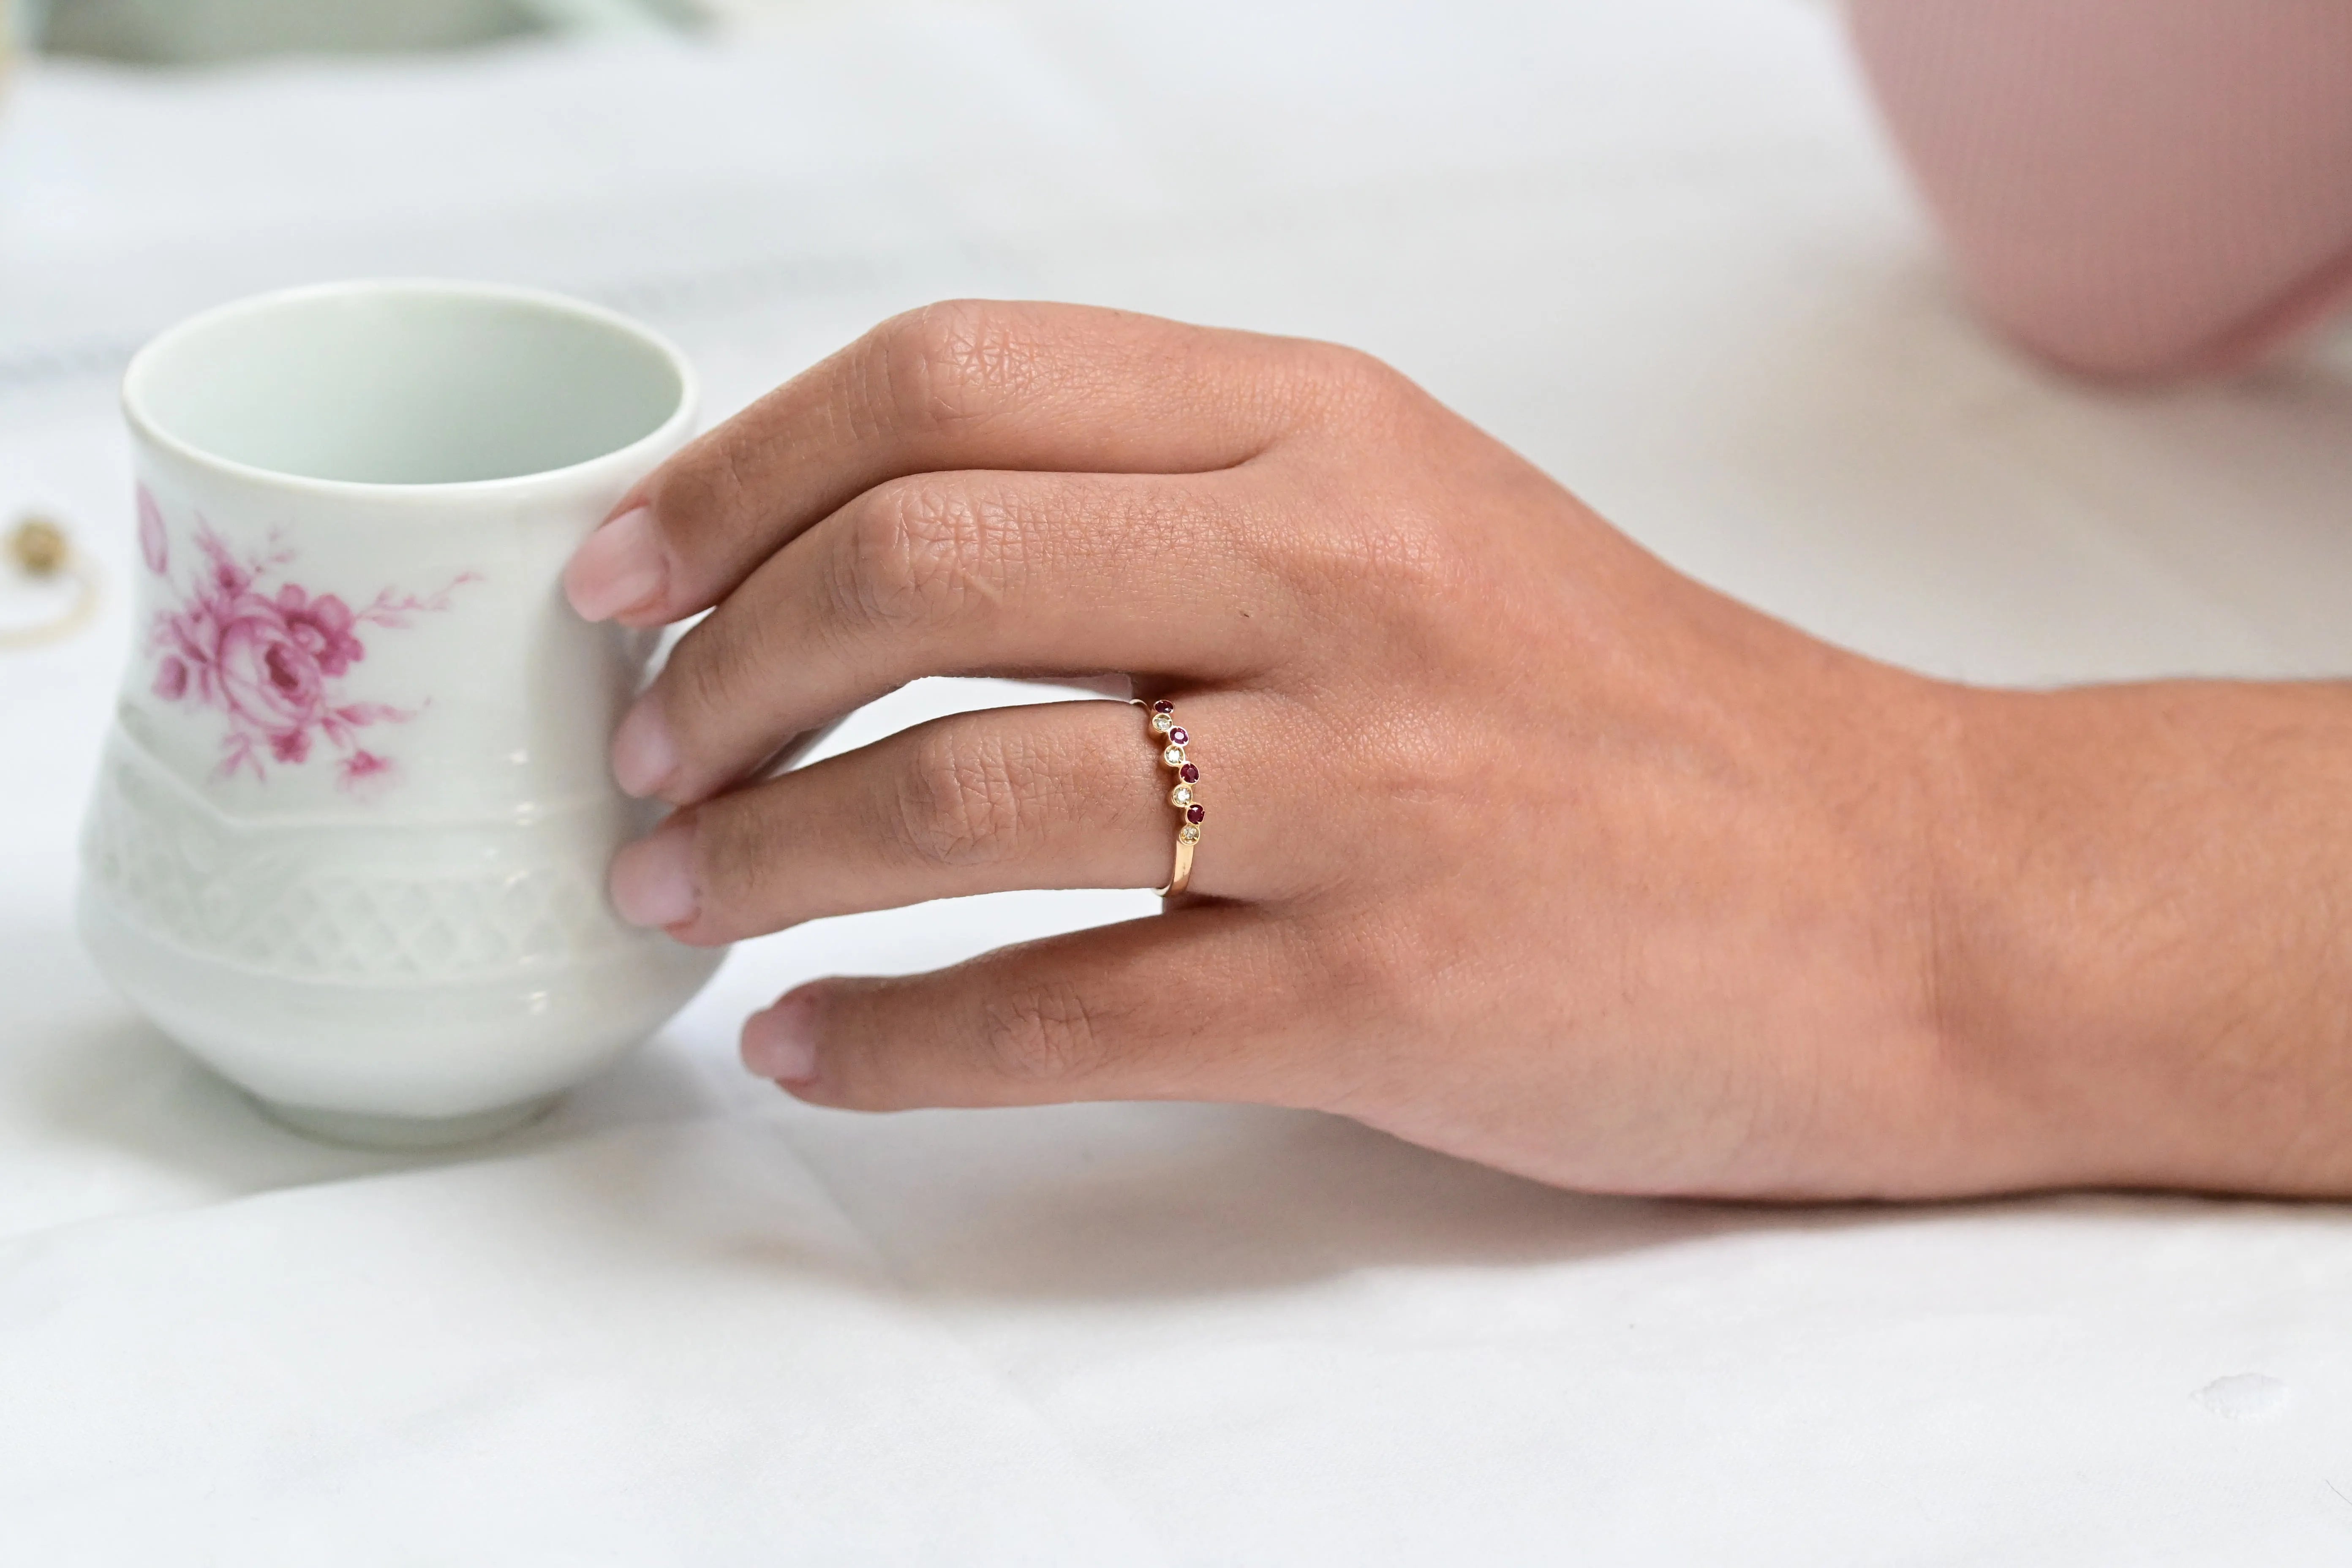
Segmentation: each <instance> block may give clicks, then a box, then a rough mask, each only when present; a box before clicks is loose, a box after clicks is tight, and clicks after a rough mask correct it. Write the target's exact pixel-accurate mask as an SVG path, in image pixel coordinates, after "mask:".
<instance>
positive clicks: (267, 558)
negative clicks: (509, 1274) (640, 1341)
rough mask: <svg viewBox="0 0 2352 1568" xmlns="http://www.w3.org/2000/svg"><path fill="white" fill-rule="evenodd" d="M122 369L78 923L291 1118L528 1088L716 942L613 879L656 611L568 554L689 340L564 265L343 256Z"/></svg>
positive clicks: (570, 1068) (660, 454)
mask: <svg viewBox="0 0 2352 1568" xmlns="http://www.w3.org/2000/svg"><path fill="white" fill-rule="evenodd" d="M122 397H123V408H124V412H125V415H126V416H127V418H128V419H129V422H130V426H131V445H132V452H133V459H134V462H135V465H136V469H137V477H138V481H139V490H138V500H139V535H140V544H141V547H142V558H143V562H144V570H143V571H142V573H141V574H139V581H138V584H137V595H136V597H137V605H136V625H137V633H136V637H137V642H136V646H135V647H134V648H133V650H132V655H131V664H130V668H129V672H128V674H127V675H126V676H125V678H124V680H123V686H122V693H121V702H120V704H119V706H118V708H117V710H116V721H115V725H114V729H113V731H112V733H111V735H110V738H109V740H108V743H107V748H106V754H105V759H104V762H103V763H102V765H101V768H100V776H99V782H98V786H97V794H96V798H95V800H94V801H93V803H92V805H91V808H90V813H89V820H88V823H87V825H86V826H85V829H84V835H83V845H82V865H83V878H82V892H81V900H80V911H79V919H80V925H81V931H82V937H83V940H84V942H86V943H87V944H88V945H89V950H90V951H91V952H92V953H93V954H95V955H96V957H97V959H98V962H99V964H100V967H101V968H102V969H103V970H104V971H105V972H106V973H107V975H108V976H109V977H110V979H111V980H112V981H113V982H114V984H116V985H118V986H119V987H121V990H122V991H123V992H124V994H127V995H128V996H129V997H130V998H131V1001H132V1002H133V1003H134V1004H136V1005H138V1007H139V1008H140V1009H141V1010H142V1012H144V1013H145V1014H146V1015H147V1016H149V1017H151V1018H152V1019H153V1020H154V1021H155V1022H156V1023H157V1024H158V1025H160V1026H162V1027H163V1029H164V1031H165V1032H166V1033H168V1034H170V1035H171V1036H172V1037H173V1038H175V1039H177V1040H178V1041H180V1042H181V1043H182V1044H183V1045H184V1046H185V1047H187V1048H188V1049H189V1050H190V1051H192V1052H194V1054H195V1055H196V1056H198V1057H199V1058H203V1059H204V1060H205V1062H207V1063H209V1064H211V1066H212V1067H214V1068H216V1069H217V1070H218V1071H220V1072H221V1073H222V1074H224V1075H225V1076H226V1077H227V1078H229V1079H233V1080H234V1081H236V1083H238V1084H240V1085H242V1086H243V1087H244V1088H245V1089H247V1090H249V1091H250V1092H251V1093H253V1094H254V1095H255V1096H257V1098H259V1099H260V1100H262V1101H264V1102H265V1104H266V1105H267V1106H268V1108H269V1109H270V1110H272V1111H273V1112H274V1113H275V1114H276V1115H277V1116H278V1117H279V1118H280V1119H282V1120H284V1121H288V1122H290V1123H292V1124H293V1125H295V1126H297V1127H299V1128H302V1129H304V1130H306V1131H313V1132H317V1133H320V1134H322V1135H325V1136H329V1137H333V1138H338V1139H342V1140H345V1141H354V1142H378V1143H402V1144H421V1143H433V1142H455V1141H458V1140H461V1139H465V1138H470V1137H477V1136H484V1135H487V1134H488V1133H490V1132H494V1131H499V1130H500V1129H502V1128H504V1127H506V1126H509V1125H511V1124H514V1123H517V1122H520V1121H524V1120H526V1119H528V1118H529V1117H530V1115H531V1114H533V1113H534V1112H535V1111H537V1110H540V1109H541V1107H543V1106H544V1105H546V1104H547V1103H549V1102H550V1100H551V1098H552V1097H553V1096H555V1095H556V1094H558V1093H560V1092H561V1091H562V1090H563V1089H566V1088H568V1087H570V1086H572V1084H575V1083H577V1082H579V1081H580V1080H581V1079H584V1078H586V1077H588V1076H589V1075H591V1074H593V1073H594V1072H595V1071H597V1070H598V1069H599V1068H603V1067H604V1065H606V1064H607V1063H609V1062H611V1061H612V1060H613V1059H614V1058H616V1057H617V1056H619V1055H620V1054H621V1053H622V1052H624V1051H625V1050H627V1049H628V1048H629V1047H631V1046H632V1045H634V1044H635V1043H636V1042H637V1041H639V1040H641V1039H643V1038H645V1037H646V1036H647V1035H648V1034H650V1033H651V1032H652V1031H653V1030H654V1029H656V1027H658V1026H660V1025H661V1023H662V1022H663V1021H664V1020H665V1019H667V1017H668V1016H670V1015H671V1014H672V1013H674V1012H675V1011H676V1010H677V1008H678V1007H679V1006H680V1005H683V1004H684V1003H685V1001H686V1000H687V998H688V997H689V996H690V995H692V994H693V993H694V992H695V991H696V990H697V989H698V987H699V986H700V985H701V984H702V983H703V981H704V980H706V979H707V978H708V977H709V973H710V972H711V970H712V969H713V968H714V967H716V965H717V963H718V962H719V954H718V953H717V952H698V951H695V950H691V949H688V948H685V947H682V946H679V945H678V944H677V943H676V942H672V941H670V940H669V939H668V938H667V937H666V936H662V935H660V934H658V933H653V932H646V931H637V930H635V928H633V927H631V926H629V925H627V924H626V923H625V922H624V921H621V920H620V919H619V918H618V917H617V916H616V915H615V914H614V911H613V910H612V908H611V905H610V904H609V903H608V901H607V900H606V897H605V893H604V873H605V867H606V863H607V862H608V861H609V860H610V859H611V858H612V854H613V851H614V849H615V848H616V847H619V846H620V845H621V844H622V843H623V842H624V841H625V839H626V838H627V837H631V836H633V835H635V834H636V833H639V832H642V831H643V830H644V829H645V828H646V826H648V825H649V819H648V818H647V816H646V812H645V809H644V808H643V807H641V806H639V805H637V804H636V803H634V802H632V801H630V800H628V799H627V798H626V797H625V796H624V795H621V794H620V792H619V791H618V790H617V789H616V788H615V787H614V784H613V783H612V779H611V774H610V772H609V770H608V768H607V765H606V761H605V746H606V742H607V741H608V739H609V737H610V736H611V733H612V730H613V725H614V721H616V720H617V719H618V717H619V715H620V712H621V710H622V708H623V707H624V705H625V703H626V702H627V701H628V700H629V698H630V697H631V695H632V694H633V693H634V692H635V689H637V687H638V685H639V684H640V682H641V680H642V678H643V675H644V669H645V662H646V658H647V657H648V655H649V653H650V651H651V640H650V638H648V637H644V636H641V635H633V634H629V633H625V632H623V631H620V630H618V629H616V628H614V627H613V626H590V625H588V624H587V623H585V622H583V621H582V620H581V619H579V617H578V616H574V615H573V614H572V611H571V610H570V608H569V607H568V606H567V605H565V604H564V602H563V597H562V592H561V590H560V588H559V586H558V583H557V577H558V574H559V573H560V572H561V571H562V566H563V563H564V561H565V560H566V559H567V558H568V557H569V556H570V555H571V553H572V548H573V547H574V546H575V545H577V544H578V543H579V542H580V541H581V540H582V539H583V538H584V537H586V536H587V534H588V532H589V531H590V530H592V529H593V528H594V527H595V526H596V524H597V523H598V522H599V521H601V520H602V519H603V518H604V515H605V513H606V512H607V510H609V509H610V508H611V507H612V506H613V504H614V502H615V501H617V500H619V499H620V498H621V496H622V494H623V493H624V492H625V490H626V489H627V488H628V486H629V485H630V484H632V483H633V482H634V481H635V480H636V479H638V478H640V477H641V476H643V475H644V474H645V473H646V471H647V470H648V469H650V468H653V467H654V465H655V464H656V463H657V462H659V461H660V460H661V459H662V458H665V457H667V455H668V454H669V453H671V452H672V451H674V450H676V449H677V447H678V446H679V445H680V444H681V443H682V442H684V440H685V439H686V437H687V435H688V430H689V427H690V426H691V424H692V422H693V418H694V381H693V375H692V373H691V371H690V370H689V369H688V365H687V364H686V363H685V361H684V360H683V359H682V358H681V357H680V356H679V354H678V353H677V351H676V350H675V349H673V348H671V347H670V346H669V345H668V344H667V343H666V342H663V341H662V340H661V339H660V338H658V337H656V336H655V335H654V334H653V333H652V332H649V331H646V329H645V328H643V327H640V326H638V325H636V324H635V323H634V322H631V321H627V320H625V319H624V318H622V317H620V316H616V315H614V314H612V313H611V312H609V311H606V310H599V309H596V308H595V307H593V306H590V305H585V304H581V303H577V302H575V301H572V300H564V299H561V298H558V297H556V296H553V295H548V294H541V293H535V292H531V291H528V290H524V289H505V288H495V287H489V286H486V285H481V284H471V283H445V282H428V281H378V282H356V283H342V284H334V285H329V286H326V287H322V288H312V289H293V290H290V291H288V292H285V293H278V294H270V295H265V296H263V297H261V298H258V299H254V300H245V301H242V302H240V303H237V304H233V305H228V306H225V307H223V308H221V309H219V310H212V311H209V312H207V313H205V314H204V315H200V316H197V317H195V318H194V319H193V320H191V321H184V322H183V323H181V324H180V325H179V326H176V327H173V328H172V329H171V330H170V331H166V332H164V333H163V335H162V336H161V337H159V338H157V339H156V340H155V341H154V342H151V343H149V344H148V345H147V347H146V348H144V349H143V350H142V351H141V352H140V353H139V354H138V356H137V357H136V358H135V359H133V360H132V361H131V368H130V370H129V372H128V373H127V374H126V375H125V377H124V380H123V395H122Z"/></svg>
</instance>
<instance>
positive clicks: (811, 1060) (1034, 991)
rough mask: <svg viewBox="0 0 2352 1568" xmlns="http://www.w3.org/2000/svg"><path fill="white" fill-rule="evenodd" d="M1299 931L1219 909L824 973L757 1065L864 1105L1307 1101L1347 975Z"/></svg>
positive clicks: (1319, 1086) (747, 1047) (813, 1091)
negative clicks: (1330, 970) (952, 961)
mask: <svg viewBox="0 0 2352 1568" xmlns="http://www.w3.org/2000/svg"><path fill="white" fill-rule="evenodd" d="M1343 989H1344V988H1343V987H1340V986H1338V985H1336V984H1332V983H1331V981H1330V980H1329V979H1328V977H1327V976H1326V975H1324V974H1323V973H1320V972H1319V971H1318V967H1317V964H1316V961H1315V959H1314V956H1313V954H1312V953H1311V952H1310V951H1309V950H1308V949H1307V945H1306V943H1305V942H1303V941H1302V940H1301V939H1300V938H1299V936H1298V935H1297V927H1296V926H1295V925H1288V924H1286V923H1284V922H1282V921H1280V920H1279V919H1278V918H1277V917H1276V916H1274V915H1273V914H1271V913H1268V912H1266V911H1263V910H1256V909H1253V908H1249V907H1247V906H1240V905H1229V904H1209V905H1201V906H1197V907H1194V908H1190V909H1185V910H1178V911H1176V912H1174V913H1172V914H1169V915H1164V916H1162V917H1160V918H1159V919H1156V920H1143V921H1129V922H1128V923H1126V924H1123V925H1115V926H1104V927H1098V928H1097V929H1095V930H1093V931H1077V932H1075V933H1073V934H1071V935H1068V936H1060V937H1053V938H1049V939H1047V940H1045V941H1044V942H1030V943H1026V944H1024V945H1022V946H1019V947H1012V948H1005V949H1002V950H1000V951H998V952H992V953H988V954H986V955H984V956H982V957H981V958H976V959H974V960H972V961H971V962H970V963H962V964H959V965H957V966H956V967H954V968H952V969H946V970H941V971H940V972H938V973H931V974H917V975H909V976H906V977H902V978H898V979H887V980H823V981H818V982H816V983H814V984H809V985H803V986H801V987H800V988H798V989H797V990H794V991H793V992H791V993H789V994H786V995H785V996H784V997H783V998H782V1000H781V1001H779V1002H778V1003H777V1004H776V1005H774V1006H772V1007H770V1008H769V1009H767V1010H766V1011H765V1012H761V1013H757V1014H754V1015H753V1016H751V1018H750V1019H749V1020H748V1021H747V1022H746V1023H745V1024H744V1026H743V1043H742V1050H743V1061H744V1065H745V1066H747V1067H749V1068H751V1070H752V1071H753V1072H755V1073H758V1074H760V1075H761V1077H764V1078H771V1079H775V1080H777V1081H778V1082H779V1083H781V1084H782V1085H783V1087H784V1088H786V1089H790V1090H791V1091H792V1092H793V1094H795V1095H797V1096H799V1097H800V1098H801V1099H803V1100H810V1101H812V1102H814V1103H815V1104H819V1105H831V1106H840V1107H844V1108H846V1109H851V1110H907V1109H911V1108H913V1107H916V1106H932V1105H938V1106H950V1105H952V1106H992V1105H1045V1104H1054V1103H1058V1102H1062V1101H1066V1100H1251V1101H1256V1102H1260V1103H1264V1104H1269V1105H1295V1106H1309V1105H1313V1104H1316V1103H1317V1102H1318V1101H1317V1096H1318V1092H1327V1091H1328V1084H1326V1083H1324V1082H1323V1081H1322V1079H1324V1077H1325V1076H1326V1075H1324V1074H1322V1073H1320V1072H1318V1070H1317V1065H1316V1064H1317V1057H1318V1051H1319V1049H1320V1046H1321V1042H1322V1040H1323V1034H1322V1032H1321V1031H1324V1030H1327V1029H1328V1028H1330V1027H1332V1026H1334V1025H1335V1023H1336V1022H1337V1021H1338V1020H1339V1017H1340V1004H1341V1003H1342V1002H1343V998H1342V996H1341V995H1340V993H1341V991H1342V990H1343ZM1274 997H1280V998H1281V999H1282V1000H1283V1002H1284V1004H1285V1005H1282V1006H1280V1007H1275V1006H1269V1005H1267V1004H1268V1001H1269V999H1270V998H1274ZM1341 1026H1344V1025H1341Z"/></svg>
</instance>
